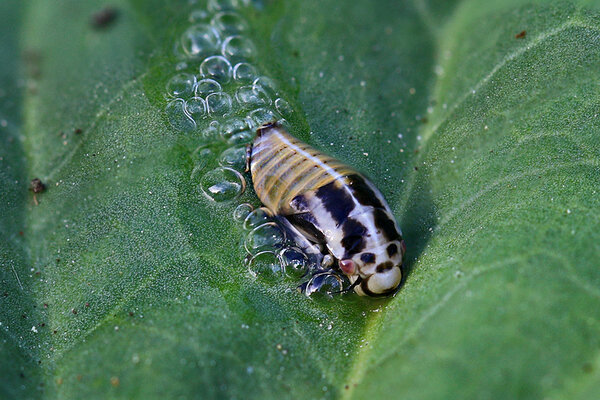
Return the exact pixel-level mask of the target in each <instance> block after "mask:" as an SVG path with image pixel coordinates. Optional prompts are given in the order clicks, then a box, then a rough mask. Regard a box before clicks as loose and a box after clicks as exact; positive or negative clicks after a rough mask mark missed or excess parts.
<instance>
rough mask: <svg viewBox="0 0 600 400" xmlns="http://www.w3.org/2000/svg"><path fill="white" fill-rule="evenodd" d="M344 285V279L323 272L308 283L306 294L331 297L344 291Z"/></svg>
mask: <svg viewBox="0 0 600 400" xmlns="http://www.w3.org/2000/svg"><path fill="white" fill-rule="evenodd" d="M343 287H344V283H343V281H342V278H340V277H339V276H338V275H336V274H334V273H331V272H322V273H319V274H315V275H313V277H312V278H310V280H309V281H308V282H307V284H306V288H305V292H304V293H305V294H306V295H307V296H315V295H317V296H318V295H326V296H331V295H333V294H336V293H338V292H340V291H342V289H343Z"/></svg>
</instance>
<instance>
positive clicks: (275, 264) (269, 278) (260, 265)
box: [246, 251, 282, 283]
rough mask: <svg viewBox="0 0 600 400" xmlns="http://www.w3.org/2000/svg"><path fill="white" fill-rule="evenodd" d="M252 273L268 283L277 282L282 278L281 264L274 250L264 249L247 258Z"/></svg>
mask: <svg viewBox="0 0 600 400" xmlns="http://www.w3.org/2000/svg"><path fill="white" fill-rule="evenodd" d="M246 264H247V266H248V271H249V272H250V274H251V275H252V276H253V277H255V278H257V279H259V280H261V281H263V282H267V283H276V282H277V281H279V280H280V279H281V276H282V271H281V265H280V264H279V260H278V258H277V255H276V254H275V253H274V252H272V251H262V252H260V253H257V254H255V255H253V256H251V257H248V258H247V259H246Z"/></svg>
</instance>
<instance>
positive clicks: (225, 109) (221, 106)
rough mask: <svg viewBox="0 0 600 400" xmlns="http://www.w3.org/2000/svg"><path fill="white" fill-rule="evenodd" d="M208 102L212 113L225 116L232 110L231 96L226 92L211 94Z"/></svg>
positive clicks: (209, 110)
mask: <svg viewBox="0 0 600 400" xmlns="http://www.w3.org/2000/svg"><path fill="white" fill-rule="evenodd" d="M206 104H207V106H208V112H209V113H210V114H215V115H220V116H224V115H227V114H229V113H230V112H231V97H230V96H229V95H228V94H227V93H224V92H219V93H213V94H209V95H208V96H207V97H206Z"/></svg>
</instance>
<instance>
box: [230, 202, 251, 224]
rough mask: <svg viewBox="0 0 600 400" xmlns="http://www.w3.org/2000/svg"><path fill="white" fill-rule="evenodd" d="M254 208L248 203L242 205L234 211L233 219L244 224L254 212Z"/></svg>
mask: <svg viewBox="0 0 600 400" xmlns="http://www.w3.org/2000/svg"><path fill="white" fill-rule="evenodd" d="M253 209H254V207H252V205H250V204H248V203H242V204H240V205H239V206H237V207H236V208H235V210H233V219H235V220H236V221H239V222H242V221H243V220H245V219H246V217H247V216H248V214H250V213H251V212H252V210H253Z"/></svg>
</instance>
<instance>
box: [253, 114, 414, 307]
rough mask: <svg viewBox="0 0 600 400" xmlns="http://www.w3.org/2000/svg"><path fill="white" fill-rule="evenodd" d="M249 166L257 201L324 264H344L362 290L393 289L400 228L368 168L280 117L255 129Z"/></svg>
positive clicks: (398, 269)
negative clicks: (327, 150) (300, 134)
mask: <svg viewBox="0 0 600 400" xmlns="http://www.w3.org/2000/svg"><path fill="white" fill-rule="evenodd" d="M248 165H249V168H250V171H251V175H252V182H253V184H254V189H255V191H256V194H257V195H258V197H259V198H260V200H261V201H262V202H263V204H264V205H265V206H266V207H267V208H269V209H270V210H271V211H272V212H273V214H274V215H276V216H277V218H278V220H279V221H280V222H281V223H282V224H283V225H284V227H285V228H286V229H287V230H288V231H289V233H290V235H291V236H292V238H293V239H294V240H295V241H296V243H297V245H299V246H300V247H302V248H303V249H304V251H305V252H306V253H307V254H308V255H309V257H312V259H313V260H314V261H315V262H316V263H317V264H318V265H320V266H321V268H326V267H330V268H331V267H333V268H336V269H337V268H339V270H341V271H342V272H343V273H344V274H345V275H346V276H347V277H348V279H349V280H350V282H351V283H352V287H354V291H355V292H356V293H358V294H359V295H362V296H364V295H367V296H385V295H389V294H391V293H393V292H394V291H395V290H396V288H397V287H398V285H400V282H401V280H402V260H403V257H404V252H405V246H404V241H403V239H402V234H401V232H400V229H398V226H397V224H396V221H395V220H394V217H393V214H392V212H391V211H390V208H389V206H388V205H387V203H386V201H385V200H384V198H383V196H382V195H381V193H380V192H379V190H377V189H376V188H375V186H374V185H373V184H372V183H371V182H369V181H368V180H367V179H366V178H365V177H364V176H363V175H361V174H360V173H358V172H357V171H355V170H354V169H352V168H350V167H349V166H347V165H345V164H343V163H341V162H340V161H338V160H336V159H334V158H332V157H329V156H327V155H325V154H323V153H321V152H319V151H317V150H315V149H313V148H312V147H310V146H308V145H307V144H305V143H302V142H301V141H299V140H298V139H296V138H294V137H293V136H291V135H290V134H289V133H288V132H286V130H285V129H284V128H283V127H282V126H281V125H280V124H279V123H276V122H272V123H267V124H264V125H262V126H261V127H260V128H258V130H257V132H256V138H255V139H254V141H253V143H252V145H251V147H249V149H248ZM332 264H333V266H332Z"/></svg>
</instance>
